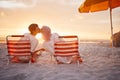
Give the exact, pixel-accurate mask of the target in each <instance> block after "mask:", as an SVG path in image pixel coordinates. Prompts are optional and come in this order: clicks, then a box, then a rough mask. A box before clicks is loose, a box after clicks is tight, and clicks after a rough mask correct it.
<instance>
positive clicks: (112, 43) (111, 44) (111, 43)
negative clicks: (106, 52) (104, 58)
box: [110, 7, 113, 47]
mask: <svg viewBox="0 0 120 80" xmlns="http://www.w3.org/2000/svg"><path fill="white" fill-rule="evenodd" d="M110 26H111V37H112V36H113V24H112V9H111V7H110ZM111 45H112V47H113V39H112V42H111Z"/></svg>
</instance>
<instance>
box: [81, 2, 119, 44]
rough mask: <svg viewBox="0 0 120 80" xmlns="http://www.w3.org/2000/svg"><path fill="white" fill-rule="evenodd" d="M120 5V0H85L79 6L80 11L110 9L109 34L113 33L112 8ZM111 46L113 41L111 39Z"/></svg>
mask: <svg viewBox="0 0 120 80" xmlns="http://www.w3.org/2000/svg"><path fill="white" fill-rule="evenodd" d="M116 7H120V0H85V1H84V2H83V3H82V4H81V5H80V7H79V12H80V13H89V12H97V11H103V10H107V9H109V10H110V24H111V36H112V35H113V25H112V9H114V8H116ZM112 46H113V41H112Z"/></svg>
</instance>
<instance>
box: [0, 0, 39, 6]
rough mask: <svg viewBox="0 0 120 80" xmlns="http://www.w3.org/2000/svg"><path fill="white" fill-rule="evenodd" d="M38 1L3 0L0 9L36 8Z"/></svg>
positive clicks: (0, 2)
mask: <svg viewBox="0 0 120 80" xmlns="http://www.w3.org/2000/svg"><path fill="white" fill-rule="evenodd" d="M36 3H37V0H29V1H27V0H1V1H0V8H29V7H34V6H35V4H36Z"/></svg>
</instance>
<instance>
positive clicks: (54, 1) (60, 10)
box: [0, 0, 120, 39]
mask: <svg viewBox="0 0 120 80" xmlns="http://www.w3.org/2000/svg"><path fill="white" fill-rule="evenodd" d="M83 1H84V0H0V36H6V35H9V34H24V33H25V32H28V29H27V28H28V26H29V25H30V24H31V23H37V24H38V25H39V27H41V26H42V25H47V26H49V27H50V28H51V30H52V32H57V33H58V34H60V35H73V34H75V35H78V36H79V38H80V39H110V35H111V33H110V19H109V10H106V11H101V12H95V13H79V12H78V8H79V6H80V4H81V3H82V2H83ZM112 16H113V27H114V33H115V32H118V31H120V7H119V8H115V9H113V11H112Z"/></svg>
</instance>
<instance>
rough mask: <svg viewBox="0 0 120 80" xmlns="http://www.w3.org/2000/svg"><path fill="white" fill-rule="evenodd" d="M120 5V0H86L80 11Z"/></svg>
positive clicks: (99, 9)
mask: <svg viewBox="0 0 120 80" xmlns="http://www.w3.org/2000/svg"><path fill="white" fill-rule="evenodd" d="M116 7H120V0H85V2H84V3H83V4H82V5H81V6H80V7H79V12H81V13H86V12H96V11H102V10H106V9H108V8H110V9H113V8H116Z"/></svg>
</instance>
